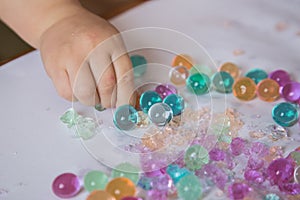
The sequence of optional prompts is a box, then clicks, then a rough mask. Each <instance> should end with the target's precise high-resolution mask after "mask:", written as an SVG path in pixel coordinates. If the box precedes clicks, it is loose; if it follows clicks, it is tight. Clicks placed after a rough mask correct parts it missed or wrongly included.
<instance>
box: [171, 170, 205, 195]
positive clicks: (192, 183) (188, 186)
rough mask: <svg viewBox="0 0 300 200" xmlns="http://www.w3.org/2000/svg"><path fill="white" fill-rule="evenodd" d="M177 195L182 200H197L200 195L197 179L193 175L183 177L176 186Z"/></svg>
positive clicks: (199, 185) (200, 189)
mask: <svg viewBox="0 0 300 200" xmlns="http://www.w3.org/2000/svg"><path fill="white" fill-rule="evenodd" d="M176 188H177V193H178V196H179V197H180V199H182V200H197V199H200V197H201V195H202V187H201V184H200V181H199V178H198V177H197V176H195V175H194V174H189V175H187V176H184V177H183V178H182V179H180V180H179V181H178V183H177V184H176Z"/></svg>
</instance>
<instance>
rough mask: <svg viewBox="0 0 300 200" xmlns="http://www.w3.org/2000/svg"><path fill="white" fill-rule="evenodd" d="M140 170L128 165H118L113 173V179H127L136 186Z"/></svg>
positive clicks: (126, 163)
mask: <svg viewBox="0 0 300 200" xmlns="http://www.w3.org/2000/svg"><path fill="white" fill-rule="evenodd" d="M139 171H140V170H139V168H138V167H136V166H134V165H132V164H130V163H128V162H125V163H121V164H119V165H117V166H116V167H115V168H114V169H113V170H112V172H111V177H112V178H117V177H125V178H128V179H130V180H131V181H132V182H133V183H134V184H136V183H137V182H138V180H139V177H140V174H139Z"/></svg>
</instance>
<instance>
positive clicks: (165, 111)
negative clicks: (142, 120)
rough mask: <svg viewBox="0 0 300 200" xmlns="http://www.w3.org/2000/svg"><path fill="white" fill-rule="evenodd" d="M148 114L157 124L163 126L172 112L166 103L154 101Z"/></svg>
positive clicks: (171, 115)
mask: <svg viewBox="0 0 300 200" xmlns="http://www.w3.org/2000/svg"><path fill="white" fill-rule="evenodd" d="M148 116H149V118H150V120H151V122H152V123H154V124H156V125H157V126H165V125H166V124H167V123H169V122H170V121H171V119H172V118H173V112H172V109H171V107H170V106H169V105H168V104H165V103H156V104H154V105H153V106H151V108H150V109H149V111H148Z"/></svg>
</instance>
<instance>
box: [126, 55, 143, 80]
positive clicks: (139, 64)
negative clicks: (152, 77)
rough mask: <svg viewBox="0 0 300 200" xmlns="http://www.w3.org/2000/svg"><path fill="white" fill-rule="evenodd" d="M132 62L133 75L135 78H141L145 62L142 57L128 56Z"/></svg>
mask: <svg viewBox="0 0 300 200" xmlns="http://www.w3.org/2000/svg"><path fill="white" fill-rule="evenodd" d="M130 60H131V62H132V67H133V73H134V76H135V77H139V76H142V75H143V74H145V72H146V70H147V60H146V58H145V57H144V56H141V55H132V56H130Z"/></svg>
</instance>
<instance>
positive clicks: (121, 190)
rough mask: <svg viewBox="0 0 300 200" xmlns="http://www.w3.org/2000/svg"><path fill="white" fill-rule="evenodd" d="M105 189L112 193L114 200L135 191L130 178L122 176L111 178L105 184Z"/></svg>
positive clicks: (130, 194) (132, 193) (119, 199)
mask: <svg viewBox="0 0 300 200" xmlns="http://www.w3.org/2000/svg"><path fill="white" fill-rule="evenodd" d="M105 190H106V191H107V192H108V193H110V194H111V195H113V196H114V197H115V198H116V200H121V199H122V198H124V197H127V196H134V195H135V192H136V188H135V185H134V183H133V182H132V181H131V180H130V179H128V178H124V177H120V178H115V179H113V180H111V181H110V182H109V183H108V184H107V186H106V189H105Z"/></svg>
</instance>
